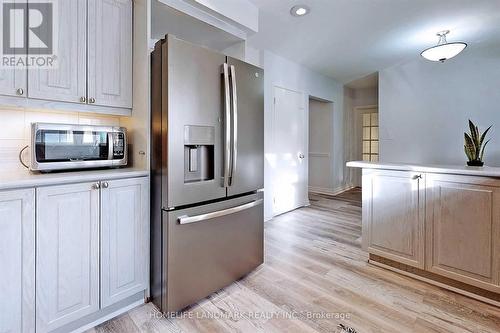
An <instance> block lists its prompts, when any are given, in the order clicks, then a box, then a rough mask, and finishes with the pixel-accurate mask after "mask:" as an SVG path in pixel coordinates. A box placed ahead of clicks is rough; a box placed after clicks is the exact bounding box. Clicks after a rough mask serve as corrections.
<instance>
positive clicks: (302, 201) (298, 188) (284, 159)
mask: <svg viewBox="0 0 500 333" xmlns="http://www.w3.org/2000/svg"><path fill="white" fill-rule="evenodd" d="M304 101H305V98H304V95H303V94H302V93H300V92H297V91H293V90H289V89H285V88H281V87H274V114H273V152H274V154H273V155H274V163H273V164H274V165H273V173H272V175H273V179H272V182H273V186H272V188H273V189H272V192H273V193H272V194H273V215H279V214H283V213H285V212H288V211H290V210H293V209H296V208H299V207H302V206H305V205H307V203H308V199H307V127H306V126H307V125H306V122H307V114H306V110H305V107H304Z"/></svg>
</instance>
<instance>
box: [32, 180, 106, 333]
mask: <svg viewBox="0 0 500 333" xmlns="http://www.w3.org/2000/svg"><path fill="white" fill-rule="evenodd" d="M36 216H37V228H36V329H37V333H41V332H50V331H52V330H54V329H56V328H59V327H61V326H64V325H66V324H68V323H70V322H72V321H75V320H77V319H80V318H82V317H84V316H86V315H88V314H91V313H93V312H95V311H97V310H98V309H99V190H98V189H97V188H95V187H94V185H93V184H91V183H82V184H71V185H62V186H50V187H43V188H38V189H37V208H36Z"/></svg>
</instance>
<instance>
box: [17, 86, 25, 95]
mask: <svg viewBox="0 0 500 333" xmlns="http://www.w3.org/2000/svg"><path fill="white" fill-rule="evenodd" d="M16 94H18V95H19V96H22V95H24V90H23V88H19V89H17V90H16Z"/></svg>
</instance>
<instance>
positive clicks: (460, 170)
mask: <svg viewBox="0 0 500 333" xmlns="http://www.w3.org/2000/svg"><path fill="white" fill-rule="evenodd" d="M346 165H347V166H348V167H351V168H366V169H380V170H400V171H414V172H424V173H445V174H453V175H468V176H482V177H500V168H499V167H489V166H484V167H470V166H467V165H462V166H456V165H433V164H428V165H420V164H406V163H381V162H377V163H376V162H363V161H352V162H347V164H346Z"/></svg>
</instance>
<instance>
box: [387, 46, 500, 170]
mask: <svg viewBox="0 0 500 333" xmlns="http://www.w3.org/2000/svg"><path fill="white" fill-rule="evenodd" d="M472 51H473V50H466V51H465V52H464V53H463V54H460V55H459V56H457V57H456V58H454V59H451V60H449V61H447V62H445V63H444V64H441V63H431V62H428V61H425V60H423V59H422V60H420V59H419V60H417V61H413V62H410V63H406V64H402V65H398V66H394V67H391V68H388V69H386V70H383V71H380V76H379V90H380V108H379V114H380V120H379V121H380V126H381V128H380V137H381V142H380V144H381V146H380V151H381V155H380V158H381V160H382V161H386V162H407V163H434V164H455V165H464V164H465V162H466V157H465V154H464V151H463V140H464V139H463V132H464V131H465V130H467V129H468V126H467V120H468V119H469V118H470V119H471V120H472V121H474V122H475V123H476V124H477V125H478V126H479V127H480V129H483V130H484V129H485V128H486V127H487V126H489V125H491V124H493V128H492V130H491V137H492V141H491V142H490V143H489V145H488V147H487V148H486V153H485V162H486V164H488V165H492V166H493V165H495V166H500V57H499V56H498V54H499V53H498V52H492V54H491V55H474V54H473V52H472Z"/></svg>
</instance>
